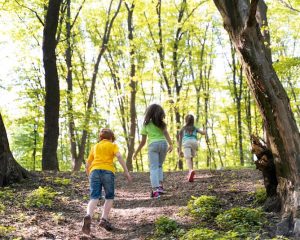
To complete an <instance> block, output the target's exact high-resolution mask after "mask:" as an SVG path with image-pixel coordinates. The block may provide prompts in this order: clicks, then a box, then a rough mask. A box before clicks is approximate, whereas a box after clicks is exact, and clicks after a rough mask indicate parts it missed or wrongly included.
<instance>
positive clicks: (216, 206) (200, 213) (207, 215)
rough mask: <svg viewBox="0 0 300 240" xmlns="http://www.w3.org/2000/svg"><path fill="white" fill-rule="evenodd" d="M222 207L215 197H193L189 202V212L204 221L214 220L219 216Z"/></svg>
mask: <svg viewBox="0 0 300 240" xmlns="http://www.w3.org/2000/svg"><path fill="white" fill-rule="evenodd" d="M220 207H221V204H220V201H219V200H218V199H217V198H216V197H215V196H205V195H202V196H200V197H198V198H196V197H192V199H191V200H190V201H189V202H188V210H189V212H190V213H191V214H192V215H193V216H194V217H197V218H200V219H202V220H212V219H213V218H214V217H215V216H217V215H218V213H219V211H220Z"/></svg>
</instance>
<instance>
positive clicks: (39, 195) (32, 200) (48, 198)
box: [25, 187, 56, 207]
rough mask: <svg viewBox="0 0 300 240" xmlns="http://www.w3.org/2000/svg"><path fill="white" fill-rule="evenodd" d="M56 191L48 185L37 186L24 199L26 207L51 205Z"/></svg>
mask: <svg viewBox="0 0 300 240" xmlns="http://www.w3.org/2000/svg"><path fill="white" fill-rule="evenodd" d="M55 196H56V192H55V191H54V190H53V189H52V188H49V187H39V188H38V189H36V190H34V191H33V192H31V193H30V194H29V195H28V196H27V198H26V200H25V206H26V207H52V204H53V200H54V197H55Z"/></svg>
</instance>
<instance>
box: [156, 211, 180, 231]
mask: <svg viewBox="0 0 300 240" xmlns="http://www.w3.org/2000/svg"><path fill="white" fill-rule="evenodd" d="M177 229H178V224H177V222H176V221H175V220H173V219H170V218H168V217H165V216H161V217H159V218H158V219H157V220H156V221H155V234H156V235H157V236H166V235H169V234H172V233H174V232H175V231H176V230H177Z"/></svg>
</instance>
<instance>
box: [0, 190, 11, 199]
mask: <svg viewBox="0 0 300 240" xmlns="http://www.w3.org/2000/svg"><path fill="white" fill-rule="evenodd" d="M13 199H14V193H13V191H12V190H11V189H9V188H4V189H3V191H2V189H1V191H0V200H1V201H4V200H7V201H12V200H13Z"/></svg>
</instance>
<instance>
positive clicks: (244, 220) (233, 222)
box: [216, 207, 264, 236]
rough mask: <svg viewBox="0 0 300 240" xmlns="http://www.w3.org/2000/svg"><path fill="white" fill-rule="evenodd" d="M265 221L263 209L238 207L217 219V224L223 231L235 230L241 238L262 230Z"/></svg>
mask: <svg viewBox="0 0 300 240" xmlns="http://www.w3.org/2000/svg"><path fill="white" fill-rule="evenodd" d="M263 221H264V214H263V212H262V210H261V209H251V208H244V207H237V208H232V209H230V210H227V211H225V212H223V213H221V214H219V215H218V216H217V217H216V223H217V224H218V226H219V227H220V228H221V229H224V230H226V231H229V230H233V231H235V232H238V233H239V234H240V235H241V236H244V235H246V234H247V233H249V232H255V231H257V230H259V229H260V227H261V225H262V224H263Z"/></svg>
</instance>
